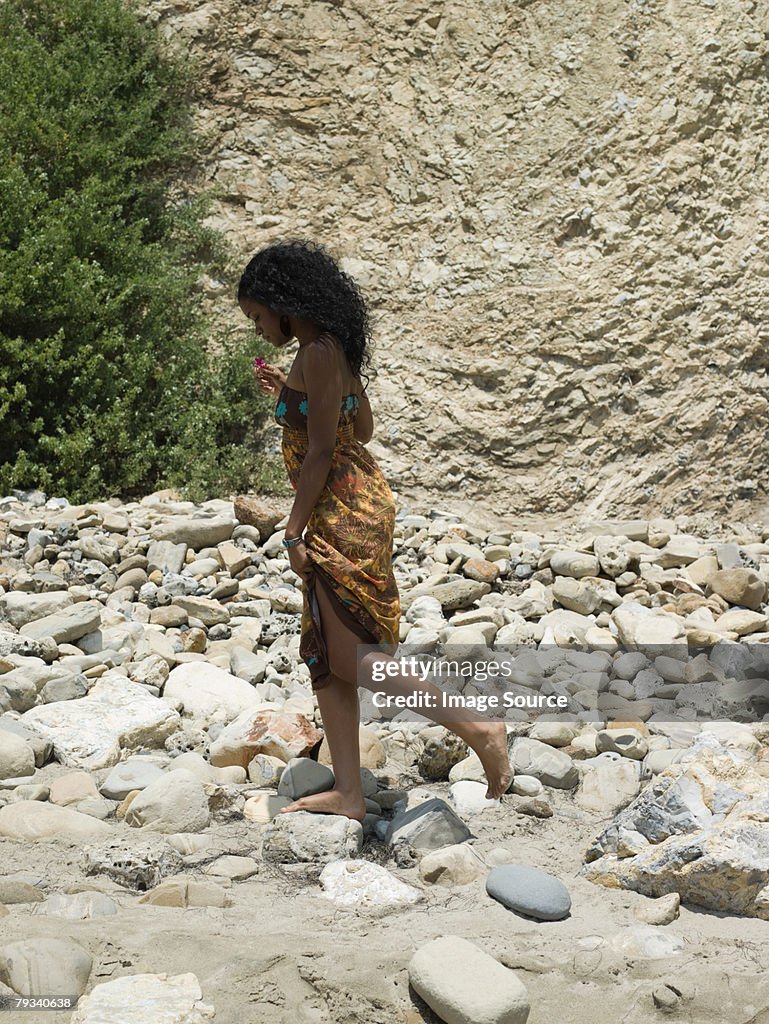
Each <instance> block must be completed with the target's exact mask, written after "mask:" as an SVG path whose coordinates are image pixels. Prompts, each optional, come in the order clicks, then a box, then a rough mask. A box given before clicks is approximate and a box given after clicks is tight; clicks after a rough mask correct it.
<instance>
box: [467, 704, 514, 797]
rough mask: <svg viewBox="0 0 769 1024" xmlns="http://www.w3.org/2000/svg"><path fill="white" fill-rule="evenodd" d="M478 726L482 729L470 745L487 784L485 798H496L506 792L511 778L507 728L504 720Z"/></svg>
mask: <svg viewBox="0 0 769 1024" xmlns="http://www.w3.org/2000/svg"><path fill="white" fill-rule="evenodd" d="M479 728H480V729H482V730H483V731H482V733H481V736H480V739H478V740H476V741H475V742H474V743H473V744H472V747H473V750H474V751H475V753H476V754H477V755H478V757H479V758H480V762H481V764H482V765H483V770H484V772H485V773H486V780H487V782H488V784H489V786H488V789H487V790H486V799H487V800H498V799H499V797H501V796H502V794H503V793H506V792H507V788H508V786H509V785H510V782H511V780H512V775H511V772H510V758H509V756H508V753H507V729H506V728H505V723H504V722H488V723H484V724H483V725H481V726H479Z"/></svg>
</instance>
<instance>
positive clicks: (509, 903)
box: [486, 864, 571, 921]
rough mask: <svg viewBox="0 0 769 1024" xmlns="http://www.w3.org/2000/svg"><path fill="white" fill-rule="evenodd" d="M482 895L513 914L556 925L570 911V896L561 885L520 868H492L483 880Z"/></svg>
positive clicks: (528, 868) (554, 879) (525, 868)
mask: <svg viewBox="0 0 769 1024" xmlns="http://www.w3.org/2000/svg"><path fill="white" fill-rule="evenodd" d="M486 892H487V893H488V894H489V896H491V897H493V898H494V899H495V900H499V902H500V903H502V904H503V905H504V906H506V907H508V908H509V909H510V910H514V911H515V912H516V913H517V914H523V915H524V916H526V917H533V918H536V920H538V921H560V920H561V919H562V918H564V917H568V915H569V911H570V910H571V896H570V895H569V890H568V889H567V888H566V886H565V885H564V884H563V882H561V881H560V880H559V879H557V878H554V877H553V876H552V875H548V874H547V873H546V872H544V871H540V870H539V869H538V868H530V867H526V866H525V865H523V864H500V865H499V866H498V867H495V868H492V870H491V871H490V872H489V874H488V877H487V879H486Z"/></svg>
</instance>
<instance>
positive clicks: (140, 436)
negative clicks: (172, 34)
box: [0, 0, 280, 501]
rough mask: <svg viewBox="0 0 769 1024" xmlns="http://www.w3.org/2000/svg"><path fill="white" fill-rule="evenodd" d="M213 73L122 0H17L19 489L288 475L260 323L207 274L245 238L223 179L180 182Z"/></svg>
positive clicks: (3, 281)
mask: <svg viewBox="0 0 769 1024" xmlns="http://www.w3.org/2000/svg"><path fill="white" fill-rule="evenodd" d="M199 78H200V76H199V73H198V71H197V69H196V66H195V64H194V62H192V61H191V60H190V59H189V58H185V60H184V61H182V60H181V59H180V58H177V57H175V56H172V55H170V54H169V53H168V52H166V50H165V48H164V46H163V44H162V41H161V40H160V38H159V37H158V35H157V34H156V31H155V29H154V28H152V27H151V26H150V25H149V24H148V23H147V22H146V21H144V20H142V17H141V15H140V14H138V13H137V12H136V11H135V10H134V9H133V8H132V7H131V6H129V5H128V4H127V3H126V2H123V0H4V2H3V3H2V4H1V5H0V493H7V492H8V490H9V489H11V488H14V487H40V488H43V489H45V490H48V491H51V492H54V493H57V494H64V495H66V496H67V497H69V498H70V499H71V500H74V501H83V500H88V499H89V498H94V497H99V496H104V495H105V494H108V493H111V494H120V495H123V496H130V495H134V494H138V493H143V492H146V491H147V490H152V489H154V488H156V487H159V486H164V485H167V484H171V485H179V484H184V485H186V486H187V488H188V489H189V490H190V492H191V491H194V492H195V494H196V496H198V497H202V496H208V495H211V494H215V493H221V492H222V490H224V489H245V488H246V487H248V486H249V484H252V485H253V484H254V483H256V484H257V485H259V484H260V483H262V481H260V480H259V479H258V478H259V475H260V473H261V474H264V472H265V466H266V476H265V480H264V482H265V483H266V484H267V485H268V486H269V485H270V483H271V481H273V480H274V476H275V474H274V460H273V461H272V462H270V460H269V459H268V460H265V458H264V457H263V456H262V455H261V453H260V452H259V450H258V448H257V442H256V438H257V437H258V428H259V426H260V423H261V422H262V421H263V419H264V416H265V413H266V411H267V409H268V403H267V402H266V401H265V400H264V398H263V396H262V395H261V394H260V393H259V392H258V391H257V389H256V386H255V384H254V382H253V377H252V374H251V372H250V365H249V364H250V361H251V359H252V358H253V356H254V355H255V354H257V353H258V346H257V344H256V339H255V338H254V337H253V336H251V337H250V338H249V339H248V340H244V339H243V335H240V338H241V340H240V341H238V340H237V339H234V338H231V337H229V336H227V335H225V336H220V334H219V335H218V334H217V332H216V329H212V326H211V325H210V324H209V323H208V322H207V320H206V318H205V316H204V314H203V311H202V306H201V293H200V291H199V288H198V286H197V284H196V282H197V281H198V279H199V277H200V275H201V274H203V273H207V274H210V275H211V276H217V275H218V276H221V272H222V269H221V268H222V267H223V266H224V265H225V263H226V261H227V260H228V259H229V258H230V255H231V253H230V250H229V247H228V246H227V244H226V243H225V242H224V240H223V238H222V237H221V236H220V235H219V234H218V233H216V232H214V231H213V230H211V229H210V228H208V227H206V226H204V224H203V219H204V217H205V216H206V214H207V212H208V210H209V208H210V202H211V193H202V194H201V195H199V196H197V197H194V198H181V199H175V198H173V196H174V192H175V190H177V191H178V188H179V182H181V181H182V180H184V176H185V175H187V176H188V177H191V176H192V175H193V174H194V169H195V166H196V161H198V160H199V159H200V155H201V148H202V145H203V143H204V142H205V139H204V138H203V137H202V136H201V135H200V134H196V133H195V131H193V128H192V120H191V114H192V109H193V107H192V104H193V101H194V97H195V89H196V86H195V82H196V81H197V80H199ZM233 294H234V287H233ZM255 476H256V477H257V479H256V480H255V479H254V477H255ZM276 486H277V487H278V489H280V487H279V485H277V484H276Z"/></svg>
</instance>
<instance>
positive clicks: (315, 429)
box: [286, 337, 344, 537]
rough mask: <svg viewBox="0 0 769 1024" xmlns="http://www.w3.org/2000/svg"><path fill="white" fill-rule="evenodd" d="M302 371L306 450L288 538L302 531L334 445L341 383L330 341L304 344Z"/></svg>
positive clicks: (329, 465)
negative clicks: (305, 415) (305, 395)
mask: <svg viewBox="0 0 769 1024" xmlns="http://www.w3.org/2000/svg"><path fill="white" fill-rule="evenodd" d="M302 371H303V376H304V382H305V387H306V388H307V440H308V449H307V454H306V455H305V457H304V462H303V463H302V468H301V471H300V473H299V480H298V481H297V485H296V495H295V497H294V504H293V507H292V509H291V512H290V514H289V517H288V523H287V524H286V536H287V537H298V536H299V534H300V533H302V531H303V530H304V528H305V526H306V525H307V521H308V520H309V518H310V516H311V514H312V510H313V509H314V508H315V504H316V502H317V500H318V498H319V496H320V492H321V491H322V490H323V488H324V486H325V484H326V480H327V478H328V471H329V469H330V468H331V460H332V458H333V455H334V447H335V445H336V429H337V426H338V424H339V406H340V405H341V403H342V388H343V386H344V381H343V380H342V372H341V370H340V368H339V360H338V359H337V357H336V353H335V351H334V347H333V343H332V342H331V341H329V340H328V339H326V338H324V337H320V338H318V339H317V341H314V342H312V343H311V344H310V345H308V346H307V349H306V351H305V353H304V361H303V363H302Z"/></svg>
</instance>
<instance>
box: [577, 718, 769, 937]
mask: <svg viewBox="0 0 769 1024" xmlns="http://www.w3.org/2000/svg"><path fill="white" fill-rule="evenodd" d="M746 757H749V755H747V754H746V753H745V752H743V751H741V750H730V749H729V748H726V747H723V746H721V745H720V744H719V743H718V741H717V740H716V739H715V738H714V737H713V736H703V738H702V739H700V738H698V741H697V742H695V744H694V746H693V747H692V748H691V750H690V751H687V752H686V753H685V754H684V755H682V759H681V761H679V762H677V763H675V764H673V765H671V766H670V767H669V768H667V769H666V770H665V771H663V772H662V773H661V774H660V775H658V776H656V777H655V779H654V781H653V782H652V783H651V784H650V785H649V786H648V787H647V788H646V789H645V790H644V791H643V792H642V793H641V794H640V796H638V797H637V798H636V799H635V800H634V801H633V802H632V803H631V804H630V805H629V806H628V807H626V808H625V809H624V810H623V811H621V812H620V813H619V814H618V815H617V816H616V817H615V819H614V821H613V822H612V823H611V825H609V827H608V828H607V829H605V830H604V832H602V833H601V835H599V836H598V838H597V839H596V840H595V842H594V843H593V844H592V845H591V847H590V848H589V849H588V851H587V853H586V857H585V861H586V863H585V865H584V866H583V868H582V871H581V873H582V874H583V875H584V876H585V877H586V878H589V879H590V880H591V881H593V882H597V883H599V884H601V885H606V886H608V887H610V888H624V889H633V890H635V891H636V892H640V893H643V894H644V895H645V896H653V897H659V896H664V895H666V894H667V893H670V892H677V893H678V894H679V895H680V897H681V900H682V901H683V902H688V903H691V904H694V905H696V906H700V907H704V908H705V909H706V910H711V911H718V912H722V913H727V914H744V915H746V916H749V917H758V918H762V919H763V920H769V794H768V793H767V790H766V779H765V778H764V777H763V776H762V775H760V774H759V773H758V772H757V771H756V769H755V766H754V765H753V764H751V763H750V761H749V760H747V761H746Z"/></svg>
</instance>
